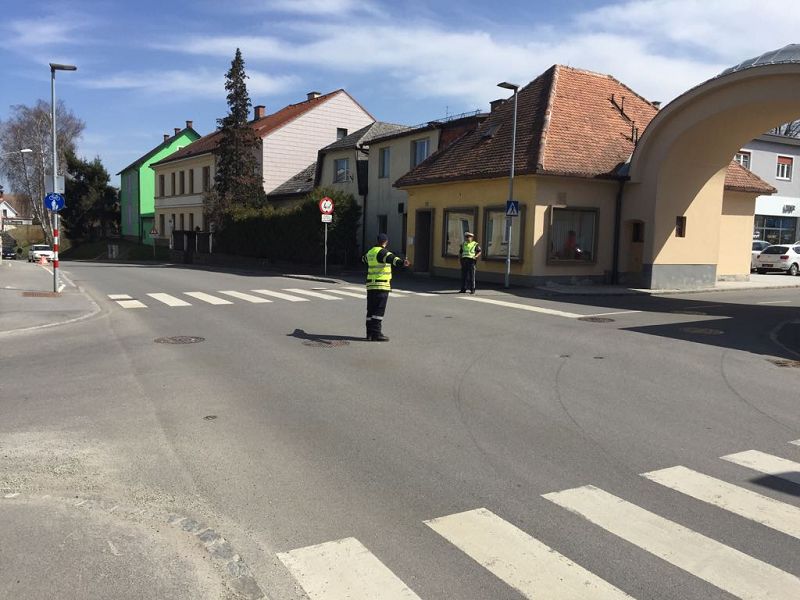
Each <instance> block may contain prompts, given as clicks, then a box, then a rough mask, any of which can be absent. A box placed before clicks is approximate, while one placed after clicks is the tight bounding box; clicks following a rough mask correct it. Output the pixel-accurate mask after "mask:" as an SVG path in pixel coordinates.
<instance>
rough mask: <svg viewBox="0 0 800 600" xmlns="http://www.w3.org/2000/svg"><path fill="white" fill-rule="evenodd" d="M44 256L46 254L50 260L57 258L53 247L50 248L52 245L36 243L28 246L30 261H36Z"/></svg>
mask: <svg viewBox="0 0 800 600" xmlns="http://www.w3.org/2000/svg"><path fill="white" fill-rule="evenodd" d="M42 256H44V257H45V258H46V259H47V260H48V261H51V260H53V258H55V254H54V253H53V250H52V248H50V246H48V245H47V244H34V245H33V246H31V247H30V248H28V262H36V261H37V260H39V259H40V258H41V257H42Z"/></svg>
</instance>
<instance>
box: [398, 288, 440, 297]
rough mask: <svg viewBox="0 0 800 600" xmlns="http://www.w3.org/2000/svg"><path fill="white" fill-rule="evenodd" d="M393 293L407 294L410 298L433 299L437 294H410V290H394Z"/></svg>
mask: <svg viewBox="0 0 800 600" xmlns="http://www.w3.org/2000/svg"><path fill="white" fill-rule="evenodd" d="M393 291H395V292H397V293H398V294H408V295H410V296H425V297H428V298H435V297H436V296H438V294H431V293H430V292H412V291H410V290H398V289H396V288H395V289H394V290H393Z"/></svg>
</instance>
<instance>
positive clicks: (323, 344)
mask: <svg viewBox="0 0 800 600" xmlns="http://www.w3.org/2000/svg"><path fill="white" fill-rule="evenodd" d="M349 345H350V342H347V341H345V340H331V341H325V340H306V341H304V342H303V346H310V347H312V348H339V347H340V346H349Z"/></svg>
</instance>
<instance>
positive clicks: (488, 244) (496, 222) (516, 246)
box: [483, 206, 525, 260]
mask: <svg viewBox="0 0 800 600" xmlns="http://www.w3.org/2000/svg"><path fill="white" fill-rule="evenodd" d="M483 214H484V223H483V232H484V233H483V236H484V238H483V258H485V259H487V260H492V259H495V260H498V259H502V260H505V259H506V253H507V252H508V242H507V240H506V209H505V207H504V206H497V207H492V208H487V209H486V210H485V211H484V213H483ZM524 222H525V208H524V207H522V206H521V207H520V214H519V216H518V217H512V219H511V258H512V260H520V259H521V258H522V255H521V248H522V224H523V223H524Z"/></svg>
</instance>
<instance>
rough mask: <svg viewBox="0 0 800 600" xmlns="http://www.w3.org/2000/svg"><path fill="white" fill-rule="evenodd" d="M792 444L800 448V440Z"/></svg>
mask: <svg viewBox="0 0 800 600" xmlns="http://www.w3.org/2000/svg"><path fill="white" fill-rule="evenodd" d="M789 443H790V444H794V445H795V446H800V440H795V441H793V442H789Z"/></svg>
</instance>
